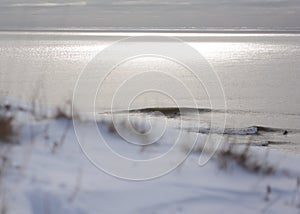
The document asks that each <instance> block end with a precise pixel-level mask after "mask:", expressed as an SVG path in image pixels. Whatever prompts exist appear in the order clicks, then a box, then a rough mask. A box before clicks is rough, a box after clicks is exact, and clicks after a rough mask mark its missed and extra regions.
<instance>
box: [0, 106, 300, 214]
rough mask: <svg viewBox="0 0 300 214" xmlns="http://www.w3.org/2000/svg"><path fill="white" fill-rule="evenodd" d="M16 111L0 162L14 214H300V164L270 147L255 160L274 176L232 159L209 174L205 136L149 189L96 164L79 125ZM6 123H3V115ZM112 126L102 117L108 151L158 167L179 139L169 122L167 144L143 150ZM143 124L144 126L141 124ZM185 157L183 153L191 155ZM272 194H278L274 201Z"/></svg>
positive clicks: (0, 186) (88, 124)
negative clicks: (82, 140)
mask: <svg viewBox="0 0 300 214" xmlns="http://www.w3.org/2000/svg"><path fill="white" fill-rule="evenodd" d="M15 103H16V102H15ZM15 105H22V106H23V108H22V109H23V110H22V111H20V108H11V109H10V112H9V113H8V114H11V115H14V123H13V124H14V127H15V130H17V133H16V134H15V135H16V136H15V137H14V139H13V140H12V141H13V143H8V144H5V143H1V144H0V149H1V150H0V151H1V152H0V155H1V157H2V158H3V157H4V156H5V157H7V158H8V160H9V164H8V165H7V166H6V167H5V173H4V174H2V175H1V176H2V177H3V178H2V179H1V180H0V190H1V192H0V196H1V197H0V199H1V200H2V202H3V203H0V205H1V204H2V206H5V209H6V210H7V211H6V212H7V213H14V214H18V213H22V214H26V213H33V214H40V213H56V214H59V213H97V214H98V213H105V214H110V213H123V214H126V213H128V214H134V213H145V214H148V213H149V214H150V213H151V214H152V213H189V214H193V213H222V212H224V211H226V212H231V213H283V212H285V213H299V211H300V187H299V182H300V181H299V177H300V169H299V167H298V164H297V163H299V160H300V157H299V156H297V155H293V154H289V153H281V152H278V151H274V150H268V148H265V147H251V148H250V151H249V152H250V153H251V155H252V158H254V159H256V160H257V161H258V162H259V163H261V164H262V165H264V164H269V165H271V166H273V167H274V168H275V173H272V174H262V173H257V172H252V171H249V170H246V169H244V168H242V167H241V166H240V165H239V164H237V163H235V162H234V161H232V160H230V159H229V160H228V161H229V162H228V165H227V167H226V168H225V169H222V168H220V162H219V161H220V160H219V159H218V157H217V156H218V154H215V155H214V156H213V158H212V159H211V160H210V161H209V162H208V163H207V164H205V165H204V166H199V165H198V161H199V156H200V152H199V151H200V149H199V148H201V145H203V143H204V142H205V139H206V135H204V134H199V136H198V139H197V142H196V146H195V149H194V150H193V152H191V153H190V154H189V156H188V158H187V159H186V160H185V161H184V163H183V164H181V165H180V166H178V167H177V168H176V169H175V170H173V171H171V172H169V173H168V174H166V175H164V176H160V177H158V178H155V179H150V180H146V181H132V180H126V179H120V178H116V177H114V176H111V175H109V174H107V173H105V172H104V171H102V170H99V169H98V168H97V167H96V166H95V165H94V164H92V163H91V161H90V160H89V158H88V157H87V156H86V155H85V153H84V151H83V150H84V148H83V147H82V145H81V146H80V144H79V143H78V138H77V137H78V136H77V135H76V133H75V129H74V126H73V121H72V119H70V118H64V117H61V118H56V117H54V115H55V114H54V113H53V112H55V111H54V110H53V109H52V110H49V109H47V108H45V109H44V110H41V112H48V113H47V114H48V115H50V116H48V117H44V118H40V117H39V119H37V117H34V116H32V111H30V108H31V107H30V105H25V104H20V103H17V104H15ZM40 109H43V108H40ZM49 112H50V113H49ZM51 112H52V113H51ZM5 114H7V112H6V113H5ZM0 115H4V110H3V109H2V110H1V111H0ZM51 115H52V116H51ZM110 118H111V117H110V115H100V116H97V124H100V129H101V133H102V135H103V137H104V138H105V139H106V140H107V142H111V143H110V144H109V145H110V146H111V148H112V149H113V150H115V151H117V152H119V153H121V154H122V155H123V156H129V157H130V158H132V159H141V160H143V159H151V158H154V157H156V156H157V155H158V154H160V153H164V152H166V151H168V150H169V149H170V148H172V141H173V138H174V136H175V134H176V133H177V132H179V131H180V130H178V129H176V128H174V127H175V125H174V124H175V123H177V122H178V121H176V120H174V119H167V120H168V121H167V122H168V123H167V126H166V130H165V132H164V133H165V134H164V136H163V137H162V138H161V140H160V141H161V142H160V143H158V144H153V145H151V146H149V148H146V149H144V150H143V149H141V148H140V147H141V146H138V145H133V144H129V143H128V142H126V141H124V140H123V139H122V138H120V137H119V136H118V135H117V134H116V133H115V132H114V131H112V130H110V128H109V125H107V124H109V121H110ZM152 119H153V118H152ZM136 120H138V123H139V124H141V118H138V119H136ZM153 120H154V121H156V122H157V123H153V124H154V126H156V127H160V126H161V127H164V124H163V123H164V122H166V120H165V119H163V118H154V119H153ZM76 124H77V125H78V124H79V126H80V127H81V129H80V130H84V133H85V137H86V138H88V139H94V138H97V135H95V134H94V133H93V132H92V127H93V124H94V123H93V122H92V121H90V120H88V119H86V120H78V119H76ZM184 132H187V131H184ZM186 134H189V135H191V133H186ZM193 134H194V135H196V133H193ZM224 144H225V145H226V143H224V142H223V144H222V145H223V146H224ZM237 147H238V149H237V151H240V150H241V151H242V150H243V148H242V147H241V146H237ZM222 148H223V147H222ZM103 151H104V150H103ZM103 151H102V152H101V151H100V152H99V150H95V154H92V156H93V155H96V154H98V155H104V156H105V154H104V153H105V152H103ZM181 151H182V152H184V148H183V149H182V150H181ZM176 155H177V153H176ZM221 161H222V160H221ZM224 161H225V160H224ZM297 179H298V185H297ZM268 186H269V187H270V189H271V192H270V193H269V194H268V193H267V188H268Z"/></svg>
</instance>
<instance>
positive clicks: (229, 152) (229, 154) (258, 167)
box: [217, 145, 275, 175]
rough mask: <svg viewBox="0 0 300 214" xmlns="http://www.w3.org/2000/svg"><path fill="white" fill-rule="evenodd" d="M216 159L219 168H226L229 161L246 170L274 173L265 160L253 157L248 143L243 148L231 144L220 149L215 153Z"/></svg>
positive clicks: (267, 173)
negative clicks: (236, 147)
mask: <svg viewBox="0 0 300 214" xmlns="http://www.w3.org/2000/svg"><path fill="white" fill-rule="evenodd" d="M217 160H218V163H219V166H220V168H222V169H227V168H228V167H229V164H230V163H234V164H236V165H238V166H240V167H241V168H243V169H245V170H246V171H249V172H253V173H259V174H264V175H271V174H274V173H275V168H274V167H273V166H271V165H269V164H268V163H267V162H264V163H262V161H260V158H257V157H255V155H254V154H252V153H251V152H250V150H249V145H248V146H246V147H245V149H243V150H239V149H235V148H234V146H233V145H229V146H228V147H227V148H224V149H221V150H220V151H219V152H218V153H217Z"/></svg>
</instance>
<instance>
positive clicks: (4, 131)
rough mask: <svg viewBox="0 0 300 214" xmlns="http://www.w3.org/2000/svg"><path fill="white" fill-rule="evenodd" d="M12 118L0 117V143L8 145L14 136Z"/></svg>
mask: <svg viewBox="0 0 300 214" xmlns="http://www.w3.org/2000/svg"><path fill="white" fill-rule="evenodd" d="M12 121H13V118H12V117H3V116H0V141H1V142H5V143H8V142H10V140H11V138H12V136H13V135H14V129H13V125H12Z"/></svg>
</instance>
